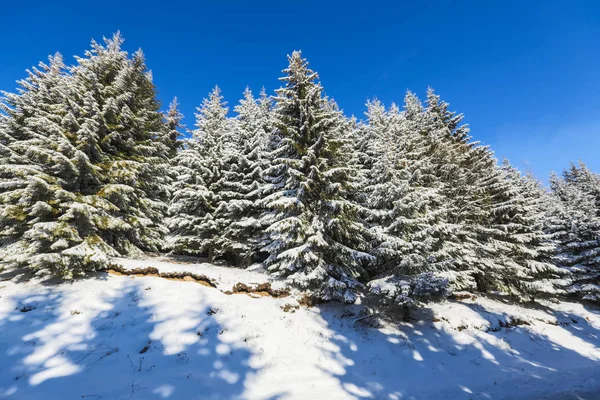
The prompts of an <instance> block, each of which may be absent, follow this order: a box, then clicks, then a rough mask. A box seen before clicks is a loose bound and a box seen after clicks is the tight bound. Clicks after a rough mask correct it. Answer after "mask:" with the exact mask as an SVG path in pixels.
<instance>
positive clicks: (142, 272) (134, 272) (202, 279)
mask: <svg viewBox="0 0 600 400" xmlns="http://www.w3.org/2000/svg"><path fill="white" fill-rule="evenodd" d="M106 272H108V273H109V274H110V275H116V276H133V277H144V276H152V277H158V278H163V279H168V280H172V281H180V282H196V283H199V284H201V285H204V286H207V287H211V288H216V287H217V285H215V283H214V282H213V281H212V280H211V279H210V278H208V277H206V276H204V275H197V274H190V273H180V272H162V273H161V272H160V271H159V270H158V269H157V268H154V267H146V268H134V269H125V268H123V267H121V266H119V265H111V266H110V268H109V269H107V270H106Z"/></svg>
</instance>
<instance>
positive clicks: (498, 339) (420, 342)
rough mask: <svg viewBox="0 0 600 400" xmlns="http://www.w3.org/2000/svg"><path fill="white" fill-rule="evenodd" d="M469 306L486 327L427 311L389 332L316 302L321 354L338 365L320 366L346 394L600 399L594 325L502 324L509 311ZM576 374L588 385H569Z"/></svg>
mask: <svg viewBox="0 0 600 400" xmlns="http://www.w3.org/2000/svg"><path fill="white" fill-rule="evenodd" d="M471 309H472V310H473V311H474V312H476V313H479V314H480V316H481V317H482V319H485V320H487V321H490V325H489V328H487V329H486V330H487V332H486V331H485V330H484V331H482V330H477V329H472V328H470V327H461V326H459V327H454V329H453V328H451V327H450V326H448V325H444V323H443V321H440V322H433V321H434V319H435V318H434V316H433V314H432V313H431V312H430V311H429V310H427V309H424V310H421V311H420V315H419V316H418V320H417V321H411V323H401V324H399V325H398V329H392V328H389V327H385V328H379V327H377V326H369V325H368V323H369V319H365V320H363V321H360V322H354V319H355V318H356V317H346V314H347V311H345V309H344V308H343V307H340V306H339V305H333V304H331V305H324V306H321V307H320V308H319V310H318V312H319V313H320V315H321V317H322V318H323V320H324V321H325V324H324V326H326V330H327V339H328V341H327V343H326V344H325V345H323V346H321V347H322V352H323V353H325V354H326V356H327V358H329V359H333V360H335V361H336V365H335V366H334V368H332V367H331V365H327V366H323V365H321V366H319V367H320V368H322V369H323V371H324V372H326V373H328V374H330V375H331V376H334V377H335V378H336V379H337V380H338V381H339V385H340V386H341V387H342V388H343V390H344V391H345V393H346V394H347V395H348V397H350V398H375V399H391V400H394V399H430V398H431V399H463V398H465V399H479V398H481V399H507V398H510V399H535V398H552V399H579V400H581V399H598V398H600V376H598V373H597V371H599V370H600V343H598V342H597V341H594V340H590V339H593V337H590V336H589V332H590V331H591V332H592V335H593V334H594V332H595V333H598V332H599V331H598V330H597V329H598V327H596V328H594V327H592V328H591V329H590V327H589V326H586V327H585V329H581V330H578V328H577V327H576V325H575V324H569V325H564V326H560V325H558V326H552V325H548V326H547V328H546V327H541V328H539V329H529V328H530V327H527V326H513V327H506V325H505V324H504V322H502V321H506V320H507V315H505V314H499V313H496V312H492V311H490V310H486V309H485V308H483V307H481V306H479V307H471ZM570 317H574V316H569V318H570ZM364 322H366V324H365V323H364ZM501 322H502V323H501ZM579 324H581V325H582V326H583V325H584V324H583V322H580V323H579ZM579 324H577V325H579ZM502 325H505V326H504V327H503V326H502ZM574 326H575V327H574ZM550 330H554V334H553V335H552V336H550V335H549V331H550ZM582 332H585V333H582ZM555 337H558V338H559V339H553V338H555ZM594 371H595V372H594ZM581 374H587V375H589V376H588V377H587V379H588V381H587V382H588V384H587V385H586V387H582V388H580V389H575V390H572V389H570V388H569V384H570V380H572V379H573V377H574V376H577V375H581ZM583 379H584V378H582V380H583ZM548 394H551V396H550V397H546V396H547V395H548Z"/></svg>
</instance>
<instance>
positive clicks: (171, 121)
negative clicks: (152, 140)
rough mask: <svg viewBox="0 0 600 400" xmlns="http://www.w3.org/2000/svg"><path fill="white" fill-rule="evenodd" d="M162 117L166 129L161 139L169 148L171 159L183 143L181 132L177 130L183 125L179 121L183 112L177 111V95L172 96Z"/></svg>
mask: <svg viewBox="0 0 600 400" xmlns="http://www.w3.org/2000/svg"><path fill="white" fill-rule="evenodd" d="M164 118H165V122H166V131H165V133H164V135H163V141H164V143H165V145H166V146H167V147H168V148H169V158H170V159H173V158H174V157H175V156H176V155H177V151H179V150H180V149H181V148H182V147H183V143H182V142H181V140H180V139H181V133H180V132H179V129H181V128H183V127H184V126H183V125H182V123H181V120H182V119H183V114H181V112H180V111H179V103H178V102H177V97H175V98H173V101H172V102H171V104H170V105H169V110H168V111H167V112H166V114H165V116H164Z"/></svg>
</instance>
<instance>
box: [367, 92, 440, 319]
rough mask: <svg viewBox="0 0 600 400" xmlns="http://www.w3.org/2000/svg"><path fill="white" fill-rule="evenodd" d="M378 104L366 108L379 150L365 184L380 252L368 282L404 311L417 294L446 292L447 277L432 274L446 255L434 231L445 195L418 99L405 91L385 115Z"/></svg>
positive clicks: (427, 296) (435, 295)
mask: <svg viewBox="0 0 600 400" xmlns="http://www.w3.org/2000/svg"><path fill="white" fill-rule="evenodd" d="M378 108H379V107H376V108H375V109H373V108H369V109H368V113H367V115H368V117H369V127H371V129H374V130H376V131H379V132H378V133H376V134H374V135H372V139H371V140H372V141H373V143H374V146H375V147H376V148H379V151H378V153H379V154H380V155H379V156H378V157H376V161H375V163H374V167H373V169H372V175H373V177H372V178H371V179H370V181H371V182H372V185H371V186H370V187H369V186H367V187H368V196H367V198H368V199H369V204H368V206H369V208H370V209H371V216H372V218H371V220H370V224H371V229H372V230H373V231H374V232H375V233H376V238H377V240H376V243H375V248H374V249H373V254H375V255H376V256H377V258H378V264H377V268H376V271H375V272H374V273H373V275H374V276H375V278H376V279H374V280H373V281H372V282H370V283H369V288H370V291H371V293H373V294H375V295H377V296H378V297H382V300H383V301H384V303H386V304H387V305H394V304H395V305H403V306H404V310H405V317H408V313H407V311H408V307H407V306H408V305H410V304H411V303H412V302H413V301H414V300H415V299H431V298H443V297H444V296H445V295H446V284H447V282H446V279H444V278H442V277H439V276H437V275H436V273H439V272H440V271H443V270H444V269H445V265H444V261H446V260H445V258H444V257H440V254H439V251H440V240H439V237H440V235H439V234H438V233H439V232H438V230H440V229H441V228H443V227H444V225H443V223H444V220H443V216H444V214H443V211H444V201H443V200H444V199H443V198H442V197H441V196H440V194H439V187H438V186H439V185H438V183H439V181H438V180H437V179H435V178H434V172H435V170H434V164H433V163H432V161H431V159H435V158H436V157H437V154H436V152H435V147H434V146H433V143H430V142H429V139H430V136H429V135H426V134H425V133H426V132H427V125H426V123H427V120H426V118H425V114H424V110H423V106H422V104H421V102H420V101H419V100H418V98H417V97H416V96H414V95H413V94H412V93H410V92H409V93H407V95H406V98H405V110H404V111H403V112H400V110H399V109H398V107H396V106H395V105H393V106H392V107H390V109H389V110H388V111H387V112H386V113H385V114H384V115H383V114H382V113H381V111H380V110H378ZM373 112H374V113H373ZM382 116H383V118H382ZM382 120H386V122H383V123H382ZM432 178H434V179H432ZM442 230H443V229H442Z"/></svg>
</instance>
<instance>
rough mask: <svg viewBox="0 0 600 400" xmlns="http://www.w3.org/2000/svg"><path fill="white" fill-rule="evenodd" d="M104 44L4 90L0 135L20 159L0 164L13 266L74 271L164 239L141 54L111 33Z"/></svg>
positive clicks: (156, 148)
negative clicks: (124, 47)
mask: <svg viewBox="0 0 600 400" xmlns="http://www.w3.org/2000/svg"><path fill="white" fill-rule="evenodd" d="M105 43H106V45H105V46H102V45H100V44H98V43H96V42H92V50H89V51H87V52H86V54H85V57H80V58H77V62H78V64H77V65H76V66H74V67H70V68H68V73H66V72H64V71H63V72H61V71H62V70H63V69H64V66H63V65H62V61H60V62H59V59H58V58H55V59H54V60H52V62H51V65H50V67H47V68H46V67H43V69H44V70H45V71H44V72H40V71H37V72H33V73H32V74H30V78H29V79H28V80H27V81H25V82H23V83H22V87H23V89H22V91H21V93H19V94H16V95H7V96H6V100H5V102H4V104H5V105H4V106H3V109H4V110H5V112H6V113H7V114H8V118H7V119H6V120H5V122H4V123H3V126H2V131H3V132H4V133H3V136H6V137H11V140H10V142H9V141H7V143H8V145H9V147H10V148H11V151H12V153H13V156H18V160H17V158H13V159H14V160H15V161H17V162H18V163H22V164H23V165H19V166H18V167H17V168H15V166H14V165H11V164H8V165H7V166H3V167H2V169H3V179H5V180H7V181H11V182H13V183H15V185H12V188H9V187H7V188H8V190H7V191H3V192H2V200H1V202H2V204H3V214H7V213H8V214H10V216H7V217H4V218H2V223H5V224H11V225H13V226H14V229H10V230H8V235H9V240H10V241H12V242H13V245H14V246H16V247H17V248H18V249H19V250H18V251H17V252H14V251H13V254H18V255H17V256H10V257H7V258H6V259H5V260H6V262H8V263H10V264H11V265H14V266H25V265H28V266H30V267H32V268H35V269H39V270H50V271H52V272H54V273H57V274H59V275H61V276H63V277H72V276H74V275H77V274H80V273H81V272H83V271H85V270H90V269H97V268H100V267H102V266H104V265H106V263H107V262H108V257H109V256H113V255H117V254H118V253H121V254H134V253H139V252H140V251H141V250H150V251H157V250H158V249H159V247H160V245H161V242H162V235H163V234H164V232H165V228H164V227H163V226H162V225H161V220H162V218H163V211H164V208H165V204H164V200H165V198H166V193H167V192H166V188H165V185H164V181H163V179H165V178H163V177H165V176H166V173H165V171H166V170H165V167H166V154H167V148H166V147H165V146H164V145H162V144H161V143H160V141H159V138H160V135H161V133H162V132H164V130H165V126H164V123H163V121H162V114H161V113H160V112H159V111H158V107H159V104H158V101H157V100H156V96H155V89H154V86H153V84H152V82H151V77H150V75H149V73H148V72H147V69H146V66H145V62H144V58H143V55H142V53H141V52H138V53H136V54H135V55H134V56H133V57H129V56H128V54H127V53H126V52H124V51H122V50H121V44H122V39H121V37H120V36H119V35H118V34H117V35H115V36H114V37H113V38H112V39H110V40H105ZM23 106H25V107H23ZM24 111H25V112H24ZM13 156H11V157H13ZM30 172H31V174H30ZM23 179H27V182H28V184H27V186H25V187H24V186H21V185H20V184H18V183H16V182H18V181H19V180H21V181H22V180H23ZM9 186H10V185H9Z"/></svg>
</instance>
